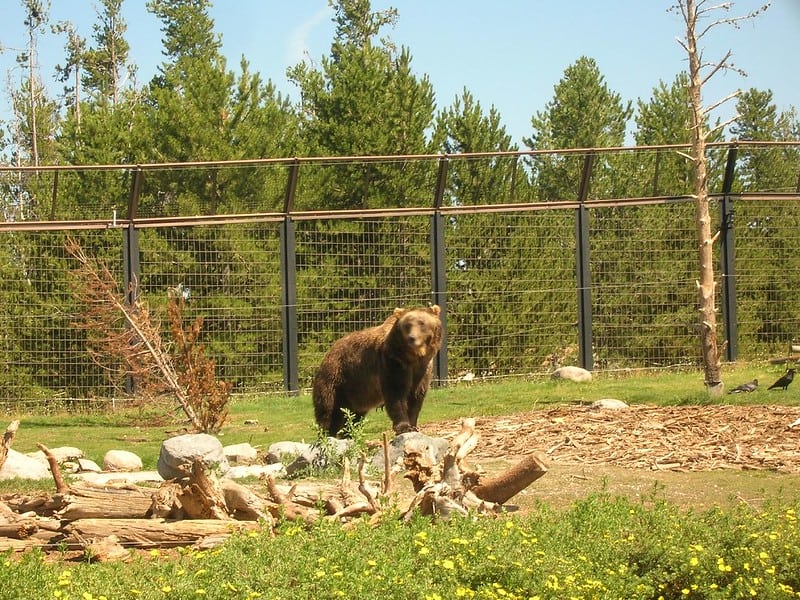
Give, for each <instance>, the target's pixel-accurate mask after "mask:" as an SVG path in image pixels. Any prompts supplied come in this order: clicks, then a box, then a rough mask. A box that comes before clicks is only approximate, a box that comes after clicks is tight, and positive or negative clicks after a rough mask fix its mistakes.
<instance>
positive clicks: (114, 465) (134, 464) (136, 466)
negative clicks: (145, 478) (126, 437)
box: [103, 450, 142, 471]
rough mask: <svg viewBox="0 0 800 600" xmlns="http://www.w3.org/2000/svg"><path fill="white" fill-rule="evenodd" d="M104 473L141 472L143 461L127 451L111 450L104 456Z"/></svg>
mask: <svg viewBox="0 0 800 600" xmlns="http://www.w3.org/2000/svg"><path fill="white" fill-rule="evenodd" d="M103 470H104V471H141V470H142V459H141V458H139V457H138V456H137V455H136V454H134V453H133V452H129V451H127V450H109V451H108V452H106V453H105V456H103Z"/></svg>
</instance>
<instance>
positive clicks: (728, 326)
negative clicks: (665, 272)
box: [720, 144, 739, 362]
mask: <svg viewBox="0 0 800 600" xmlns="http://www.w3.org/2000/svg"><path fill="white" fill-rule="evenodd" d="M738 152H739V149H738V148H737V146H736V145H735V144H732V145H731V146H730V147H729V148H728V160H727V163H726V164H725V179H724V180H723V182H722V202H721V203H720V232H721V233H720V240H721V241H720V247H721V250H722V252H721V257H720V258H721V261H722V264H721V265H720V268H721V270H722V318H723V322H724V323H725V341H726V342H727V344H726V345H725V359H726V360H728V361H731V362H732V361H735V360H736V358H737V356H738V354H739V330H738V325H737V314H736V312H737V311H736V265H735V261H734V254H735V244H734V229H733V214H734V206H733V196H732V195H731V188H732V187H733V180H734V177H735V175H736V157H737V154H738Z"/></svg>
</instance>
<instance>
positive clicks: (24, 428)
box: [0, 365, 800, 489]
mask: <svg viewBox="0 0 800 600" xmlns="http://www.w3.org/2000/svg"><path fill="white" fill-rule="evenodd" d="M782 372H783V368H782V367H779V366H773V365H761V366H758V365H747V366H735V367H734V366H729V367H728V368H727V372H726V373H725V375H726V379H728V380H729V381H730V384H729V387H733V386H734V385H736V384H738V383H743V382H745V381H749V380H751V379H753V377H758V378H759V380H760V381H762V382H768V381H774V380H775V379H777V378H778V376H780V374H781V373H782ZM796 385H797V386H798V387H797V388H792V387H789V390H788V391H787V392H786V393H782V392H767V390H766V387H767V386H766V385H762V386H761V388H760V389H759V390H757V391H756V392H755V393H753V394H748V395H738V394H737V395H725V396H723V397H722V398H720V399H718V400H716V401H717V402H720V403H751V404H752V403H756V404H757V403H764V404H767V403H771V404H780V403H782V404H797V403H800V384H796ZM601 398H618V399H620V400H625V401H626V402H628V403H631V404H634V403H646V404H655V405H682V404H703V403H707V402H709V399H708V397H707V396H706V394H705V391H704V388H703V382H702V374H700V373H698V372H696V371H688V372H661V373H617V374H610V375H609V374H599V375H596V376H595V379H594V381H593V382H592V383H590V384H574V383H571V382H567V381H552V380H550V379H547V378H541V379H537V380H530V381H527V380H520V379H511V380H504V381H499V382H471V383H457V384H454V385H451V386H449V387H446V388H438V389H433V390H431V392H430V393H429V394H428V397H427V399H426V401H425V406H424V408H423V410H422V414H421V416H420V423H421V424H422V425H423V426H424V424H425V423H426V422H434V421H441V420H444V419H453V418H459V417H467V416H473V417H477V416H492V415H507V414H513V413H518V412H523V411H527V410H533V409H537V408H546V407H549V406H555V405H559V404H569V403H591V402H593V401H594V400H598V399H601ZM181 416H182V413H180V412H179V411H176V412H175V413H173V414H172V415H168V416H167V417H165V415H164V414H163V413H157V414H152V411H151V412H150V413H148V412H141V413H140V412H131V411H120V412H117V413H109V414H100V415H97V414H74V413H72V414H70V413H64V414H55V415H47V416H25V415H10V416H9V417H8V420H9V421H10V420H11V419H12V418H18V419H20V420H21V425H20V429H19V432H18V433H17V437H16V439H15V441H14V446H13V447H14V449H15V450H18V451H20V452H33V451H35V450H36V444H37V443H41V444H44V445H45V446H47V447H50V448H55V447H59V446H77V447H79V448H80V449H81V450H83V451H84V453H85V454H86V456H87V457H88V458H91V459H92V460H95V461H96V462H98V463H101V462H102V458H103V455H104V454H105V452H106V451H108V450H110V449H122V450H130V451H132V452H135V453H137V454H138V455H139V456H141V457H142V460H143V462H144V465H145V468H154V467H155V463H156V460H157V458H158V453H159V449H160V447H161V443H162V441H163V440H164V439H165V438H166V437H169V436H171V435H174V434H175V433H177V432H180V431H181V427H182V423H181ZM247 421H257V422H258V423H257V424H255V425H253V424H246V422H247ZM390 428H391V424H390V422H389V419H388V417H387V416H386V414H385V413H384V412H383V411H374V412H373V413H371V414H370V415H369V417H368V419H367V423H366V425H365V432H366V434H367V435H368V436H370V437H374V438H376V439H378V438H379V437H380V434H381V432H382V431H384V430H387V429H390ZM220 439H221V440H222V442H223V444H225V445H228V444H236V443H240V442H248V443H250V444H252V445H254V446H261V447H264V448H266V447H267V446H268V445H269V444H271V443H272V442H276V441H282V440H294V441H301V440H306V441H312V440H314V439H316V431H315V427H314V416H313V410H312V406H311V398H310V396H308V395H306V394H303V395H299V396H293V397H287V396H277V395H276V396H264V397H244V398H243V397H238V398H235V399H234V400H233V401H232V403H231V405H230V417H229V419H228V421H227V423H226V426H225V427H224V428H223V430H222V432H221V434H220ZM0 489H2V488H0Z"/></svg>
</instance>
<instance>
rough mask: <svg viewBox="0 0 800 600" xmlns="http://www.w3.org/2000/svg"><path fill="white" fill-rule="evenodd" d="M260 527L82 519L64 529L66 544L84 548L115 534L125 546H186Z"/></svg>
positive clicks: (231, 523)
mask: <svg viewBox="0 0 800 600" xmlns="http://www.w3.org/2000/svg"><path fill="white" fill-rule="evenodd" d="M260 528H261V525H260V524H259V523H257V522H254V521H220V520H218V519H192V520H185V521H166V520H165V519H79V520H77V521H73V522H71V523H68V524H67V525H65V526H64V534H65V537H64V540H63V543H64V544H66V545H68V546H72V547H84V546H86V545H87V544H88V543H91V542H93V541H94V540H99V539H104V538H107V537H109V536H111V535H114V536H116V537H117V540H118V541H119V543H120V544H121V545H122V546H126V547H127V546H134V547H139V548H152V547H154V546H160V547H165V546H187V545H191V544H195V543H198V542H201V541H202V540H204V539H205V538H208V537H214V538H218V539H220V540H224V539H226V538H227V537H229V536H230V535H232V534H234V533H239V532H244V531H258V530H259V529H260Z"/></svg>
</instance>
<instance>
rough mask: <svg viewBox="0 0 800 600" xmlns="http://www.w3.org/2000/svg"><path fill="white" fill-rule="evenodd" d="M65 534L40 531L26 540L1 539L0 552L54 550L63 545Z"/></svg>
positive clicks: (45, 530)
mask: <svg viewBox="0 0 800 600" xmlns="http://www.w3.org/2000/svg"><path fill="white" fill-rule="evenodd" d="M63 539H64V534H63V533H62V532H61V531H50V530H47V529H38V530H37V531H36V532H34V533H33V534H32V535H30V536H28V537H26V538H24V539H16V538H11V537H0V552H4V551H6V550H11V551H13V552H24V551H26V550H32V549H34V548H47V549H52V548H55V547H57V546H59V545H60V544H61V542H62V541H63Z"/></svg>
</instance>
